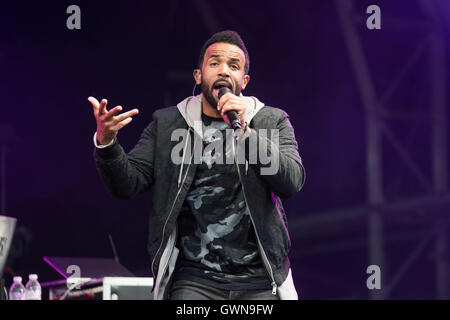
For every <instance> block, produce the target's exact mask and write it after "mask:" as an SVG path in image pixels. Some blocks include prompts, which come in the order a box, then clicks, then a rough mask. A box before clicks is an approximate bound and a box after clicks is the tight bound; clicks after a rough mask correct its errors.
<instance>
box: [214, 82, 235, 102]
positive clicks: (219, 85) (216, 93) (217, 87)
mask: <svg viewBox="0 0 450 320" xmlns="http://www.w3.org/2000/svg"><path fill="white" fill-rule="evenodd" d="M222 87H226V88H228V89H230V90H231V91H233V86H232V85H231V83H229V82H227V81H218V82H217V83H216V84H214V86H213V92H214V96H215V97H216V98H217V99H218V98H219V90H220V88H222Z"/></svg>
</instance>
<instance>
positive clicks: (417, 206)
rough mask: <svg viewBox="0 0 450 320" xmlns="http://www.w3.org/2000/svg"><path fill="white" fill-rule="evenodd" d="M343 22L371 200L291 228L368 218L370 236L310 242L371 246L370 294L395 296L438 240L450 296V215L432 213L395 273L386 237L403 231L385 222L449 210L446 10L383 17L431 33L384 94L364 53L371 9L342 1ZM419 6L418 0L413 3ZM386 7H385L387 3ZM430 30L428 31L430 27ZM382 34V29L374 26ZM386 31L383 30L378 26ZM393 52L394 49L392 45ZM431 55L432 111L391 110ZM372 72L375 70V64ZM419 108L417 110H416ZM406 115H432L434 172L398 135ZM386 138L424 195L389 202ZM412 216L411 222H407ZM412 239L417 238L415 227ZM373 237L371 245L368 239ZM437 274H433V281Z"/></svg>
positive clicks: (430, 7)
mask: <svg viewBox="0 0 450 320" xmlns="http://www.w3.org/2000/svg"><path fill="white" fill-rule="evenodd" d="M335 4H336V9H337V12H338V17H339V22H340V25H341V28H342V33H343V38H344V43H345V45H346V48H347V50H348V55H349V58H350V63H351V66H352V69H353V74H354V77H355V81H356V84H357V87H358V90H359V93H360V97H361V105H362V107H363V108H364V110H365V116H366V124H367V125H366V128H365V129H366V132H365V134H366V146H365V147H366V150H365V158H366V175H367V179H366V181H367V185H366V195H367V205H364V206H361V207H358V208H352V209H350V210H340V211H333V212H328V213H316V214H314V215H308V216H306V217H304V218H301V219H297V220H296V221H292V222H291V225H290V228H291V229H292V230H295V231H294V234H296V235H302V237H303V238H304V239H305V238H307V237H308V236H311V237H316V238H317V235H313V231H311V230H318V229H319V230H320V229H322V228H325V229H326V228H327V227H325V226H326V225H329V226H330V225H331V226H332V227H331V228H330V229H329V232H334V233H338V232H339V231H336V230H332V229H333V228H334V227H335V226H336V225H337V224H336V222H339V223H342V224H345V223H354V222H353V221H355V220H358V219H360V220H363V221H365V222H364V224H365V225H366V226H367V237H360V236H355V237H354V238H353V239H350V240H349V239H346V240H345V241H342V242H339V241H337V242H333V243H331V242H330V243H328V244H323V243H322V244H319V245H317V246H315V247H314V246H313V248H310V251H309V254H317V255H320V254H324V252H332V251H338V250H349V249H350V250H351V249H354V248H361V247H362V248H364V247H366V248H367V250H368V252H367V253H368V265H372V264H374V265H378V266H380V268H381V271H382V277H381V283H382V286H381V290H370V292H369V293H368V294H369V297H370V298H371V299H388V298H389V296H390V294H391V293H392V291H393V290H394V289H395V287H396V286H398V283H399V281H400V280H401V279H402V277H403V276H404V275H405V273H406V272H407V271H408V269H409V268H410V267H411V266H412V265H413V264H414V262H416V261H417V260H418V259H419V257H420V256H421V255H423V253H424V250H425V248H427V246H430V244H432V243H433V241H434V249H435V250H434V257H433V258H434V259H435V260H434V264H435V270H434V273H435V279H434V281H435V287H436V290H437V292H436V298H438V299H446V298H448V287H449V281H448V262H447V259H446V255H447V227H446V226H447V221H446V220H445V218H443V217H442V215H435V216H432V215H430V216H428V217H427V219H428V221H430V220H431V221H433V223H432V225H431V227H430V228H429V231H428V232H426V233H425V234H423V233H422V234H421V235H420V237H421V240H420V241H419V243H418V244H417V246H416V247H415V248H414V249H413V250H412V251H411V252H410V253H409V255H408V257H407V258H406V259H405V260H404V261H403V263H402V264H401V265H400V266H395V268H394V266H389V267H392V268H389V270H392V271H393V273H392V274H387V272H386V270H388V268H387V267H388V261H387V259H386V250H387V243H388V242H391V241H396V239H397V240H398V238H399V237H400V238H401V236H400V235H395V234H394V235H392V234H388V233H387V232H386V231H385V230H384V227H385V220H386V218H387V217H389V216H392V215H403V216H404V217H405V216H408V215H411V214H412V213H414V212H416V211H417V210H422V211H423V212H428V211H429V210H435V211H436V210H441V211H442V210H446V211H448V210H449V207H450V193H448V181H447V179H448V172H447V170H448V167H447V166H448V157H447V145H446V143H447V123H446V122H447V114H446V103H447V101H446V90H445V89H446V86H447V83H446V74H445V70H446V61H445V45H444V39H443V34H442V31H441V29H440V27H441V26H442V25H441V24H439V16H438V14H437V10H438V9H437V1H430V0H419V1H416V2H415V3H414V5H416V6H417V8H418V9H420V11H421V12H422V13H423V15H424V17H425V19H424V21H417V20H414V22H410V24H408V20H404V19H399V20H398V21H396V19H392V18H387V19H385V20H383V19H382V20H381V21H382V28H383V29H386V28H391V29H395V28H408V27H410V28H411V29H414V28H417V26H420V27H421V28H422V29H421V31H423V30H425V31H426V32H421V34H424V36H423V37H422V36H418V37H417V38H416V39H415V41H416V42H417V43H416V45H417V46H416V50H415V51H413V52H409V56H408V57H406V58H405V59H404V64H403V66H401V68H400V69H399V71H398V73H397V74H396V75H395V76H394V77H392V78H391V79H390V83H389V85H388V86H387V88H386V90H385V91H384V92H382V93H380V94H377V93H376V90H375V85H374V80H373V78H372V74H371V69H370V66H371V61H370V59H369V57H368V55H367V54H366V53H365V51H364V46H363V39H362V36H361V29H362V28H366V26H365V18H366V17H367V16H365V12H356V11H355V3H354V1H352V0H335ZM411 5H412V3H411ZM381 10H383V7H381ZM424 28H426V29H424ZM372 32H377V31H372ZM378 32H379V31H378ZM390 50H394V48H390ZM424 56H425V57H428V68H427V69H428V70H429V75H428V76H429V79H430V80H429V81H430V83H429V85H430V91H429V93H430V94H429V96H428V97H427V100H428V101H429V110H428V112H426V113H423V111H420V112H419V111H415V110H409V111H408V112H402V111H400V112H399V111H397V110H394V109H393V108H390V104H389V100H390V98H391V97H393V96H394V95H395V94H396V93H397V91H398V88H399V86H400V85H401V83H402V82H403V81H404V80H405V79H406V76H407V75H408V72H410V71H411V70H412V69H413V68H414V66H415V65H416V64H417V63H419V61H420V59H419V58H422V59H423V57H424ZM372 71H373V70H372ZM413 109H414V108H413ZM399 117H400V118H403V119H405V120H407V123H408V125H409V126H415V125H417V122H418V121H422V122H423V121H424V120H425V121H428V125H429V126H430V130H431V136H430V138H431V141H430V145H431V153H430V155H429V156H430V159H429V162H430V163H431V165H432V174H431V177H427V175H428V176H429V174H427V173H426V170H424V168H423V167H421V166H420V165H419V164H418V163H416V161H415V159H414V157H413V155H411V154H410V152H408V150H407V148H406V147H405V146H404V143H403V141H402V140H401V139H399V138H398V137H396V135H395V133H394V131H393V130H392V127H390V125H389V122H388V120H389V119H392V118H399ZM383 143H389V144H390V145H391V146H390V147H391V148H393V149H394V150H395V151H396V152H397V154H398V156H399V158H400V159H401V160H402V163H403V164H404V166H405V167H407V168H408V169H409V172H410V173H411V174H412V175H414V177H415V178H416V180H417V181H418V182H419V183H420V184H421V185H422V187H423V190H425V192H424V193H423V195H421V196H414V197H411V198H409V199H405V200H402V201H395V202H389V201H387V200H386V194H385V193H384V192H383V191H384V190H383V166H382V156H383ZM407 223H408V222H407V221H406V222H405V224H407ZM406 237H407V238H408V237H409V238H410V239H411V238H413V239H417V234H416V235H414V234H413V232H410V234H409V235H408V234H406ZM364 241H367V243H364ZM431 280H432V279H431Z"/></svg>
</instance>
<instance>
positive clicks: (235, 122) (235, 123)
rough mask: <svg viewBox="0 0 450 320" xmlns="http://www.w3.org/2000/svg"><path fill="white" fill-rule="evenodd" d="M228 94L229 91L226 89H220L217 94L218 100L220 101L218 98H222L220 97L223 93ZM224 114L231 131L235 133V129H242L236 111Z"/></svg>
mask: <svg viewBox="0 0 450 320" xmlns="http://www.w3.org/2000/svg"><path fill="white" fill-rule="evenodd" d="M228 92H231V90H230V89H228V88H227V87H222V88H220V89H219V93H218V96H219V100H220V98H222V96H223V95H224V94H225V93H228ZM225 114H226V115H227V118H228V121H230V123H231V127H232V128H233V130H235V131H236V130H237V129H242V124H241V119H239V117H238V114H237V112H236V111H234V110H230V111H227V112H225Z"/></svg>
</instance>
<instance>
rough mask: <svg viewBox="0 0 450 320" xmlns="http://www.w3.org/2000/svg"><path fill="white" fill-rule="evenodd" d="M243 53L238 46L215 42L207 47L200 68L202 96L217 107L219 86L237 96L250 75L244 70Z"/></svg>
mask: <svg viewBox="0 0 450 320" xmlns="http://www.w3.org/2000/svg"><path fill="white" fill-rule="evenodd" d="M244 65H245V54H244V52H243V51H242V50H241V48H239V47H238V46H235V45H233V44H230V43H224V42H217V43H214V44H212V45H210V46H209V47H208V49H207V50H206V52H205V56H204V58H203V65H202V68H201V88H202V93H203V96H204V97H205V98H206V100H207V101H208V102H209V104H210V105H211V106H212V107H213V108H217V103H218V101H219V96H218V93H219V88H220V87H222V86H226V87H228V88H229V89H230V90H231V91H232V92H233V93H234V94H235V95H237V96H239V95H240V94H241V91H242V90H244V89H245V87H246V85H247V83H248V81H249V80H250V77H249V76H248V75H246V74H245V72H244Z"/></svg>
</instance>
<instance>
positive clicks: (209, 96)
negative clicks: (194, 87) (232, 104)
mask: <svg viewBox="0 0 450 320" xmlns="http://www.w3.org/2000/svg"><path fill="white" fill-rule="evenodd" d="M220 80H226V79H220ZM217 81H219V80H217ZM217 81H216V82H217ZM214 83H215V82H214ZM200 85H201V88H202V94H203V96H204V97H205V99H206V101H208V103H209V104H210V105H211V106H212V107H213V108H214V109H217V103H218V102H219V100H218V98H217V97H215V96H214V84H212V85H211V86H208V85H207V84H206V83H205V82H204V81H203V80H202V82H201V84H200ZM231 91H232V92H233V94H234V95H236V96H239V95H240V94H241V88H240V87H239V86H235V88H233V90H231Z"/></svg>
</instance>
